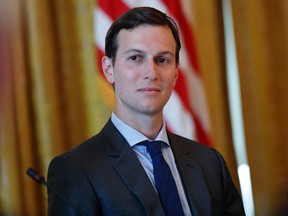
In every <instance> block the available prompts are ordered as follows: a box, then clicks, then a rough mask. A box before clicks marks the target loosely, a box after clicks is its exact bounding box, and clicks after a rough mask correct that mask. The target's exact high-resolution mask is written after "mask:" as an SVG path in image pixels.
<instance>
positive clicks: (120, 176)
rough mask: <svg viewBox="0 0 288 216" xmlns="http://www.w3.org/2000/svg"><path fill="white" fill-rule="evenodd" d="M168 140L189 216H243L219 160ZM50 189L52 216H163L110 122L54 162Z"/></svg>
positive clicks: (204, 150) (180, 139) (179, 140)
mask: <svg viewBox="0 0 288 216" xmlns="http://www.w3.org/2000/svg"><path fill="white" fill-rule="evenodd" d="M168 138H169V142H170V144H171V147H172V150H173V153H174V156H175V160H176V164H177V167H178V170H179V173H180V176H181V179H182V182H183V186H184V189H185V192H186V196H187V200H188V203H189V206H190V209H191V212H192V214H193V216H198V215H199V216H200V215H207V216H209V215H221V216H223V215H233V216H237V215H245V213H244V210H243V204H242V200H241V198H240V195H239V193H238V191H237V190H236V188H235V186H234V184H233V182H232V180H231V176H230V174H229V171H228V169H227V167H226V164H225V161H224V160H223V158H222V157H221V155H220V154H219V153H218V152H217V151H216V150H214V149H212V148H208V147H205V146H204V145H201V144H198V143H196V142H194V141H191V140H188V139H185V138H183V137H180V136H177V135H175V134H172V133H168ZM48 186H49V188H50V190H48V195H49V196H48V213H49V215H51V216H52V215H53V216H58V215H59V216H66V215H67V216H68V215H69V216H70V215H85V216H86V215H87V216H90V215H91V216H92V215H109V216H110V215H111V216H114V215H115V216H116V215H131V216H142V215H143V216H144V215H153V216H158V215H159V216H160V215H161V216H162V215H165V214H164V211H163V209H162V206H161V204H160V200H159V198H158V196H157V194H156V192H155V190H154V188H153V186H152V184H151V182H150V180H149V178H148V176H147V175H146V173H145V171H144V169H143V167H142V165H141V163H140V162H139V160H138V158H137V156H136V154H135V153H134V151H133V149H132V148H131V147H130V145H129V144H128V143H127V141H126V140H125V139H124V137H123V136H122V135H121V134H120V133H119V131H118V130H117V129H116V128H115V126H114V125H113V123H112V122H111V120H109V121H108V123H107V124H106V125H105V127H104V128H103V129H102V131H101V132H100V133H99V134H97V135H96V136H94V137H92V138H90V139H88V140H86V141H85V142H83V143H82V144H80V145H79V146H77V147H76V148H75V149H73V150H71V151H69V152H66V153H64V154H62V155H60V156H58V157H56V158H55V159H53V160H52V162H51V163H50V166H49V170H48Z"/></svg>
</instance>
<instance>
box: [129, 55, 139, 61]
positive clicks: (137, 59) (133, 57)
mask: <svg viewBox="0 0 288 216" xmlns="http://www.w3.org/2000/svg"><path fill="white" fill-rule="evenodd" d="M129 59H130V60H131V61H137V62H139V61H141V59H142V56H141V55H132V56H130V57H129Z"/></svg>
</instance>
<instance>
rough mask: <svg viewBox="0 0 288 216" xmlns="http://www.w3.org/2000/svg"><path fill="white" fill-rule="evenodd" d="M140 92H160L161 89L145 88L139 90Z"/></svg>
mask: <svg viewBox="0 0 288 216" xmlns="http://www.w3.org/2000/svg"><path fill="white" fill-rule="evenodd" d="M138 91H140V92H151V93H152V92H160V89H159V88H156V87H144V88H140V89H138Z"/></svg>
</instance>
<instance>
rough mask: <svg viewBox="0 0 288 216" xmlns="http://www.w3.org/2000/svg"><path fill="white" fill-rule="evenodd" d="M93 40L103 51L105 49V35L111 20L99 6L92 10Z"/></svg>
mask: <svg viewBox="0 0 288 216" xmlns="http://www.w3.org/2000/svg"><path fill="white" fill-rule="evenodd" d="M94 19H95V22H94V31H95V32H94V37H95V38H94V40H95V42H96V44H97V46H98V47H99V49H101V50H102V51H103V52H104V50H105V36H106V32H107V31H108V29H109V27H110V25H111V24H112V20H111V19H110V17H109V16H107V14H106V13H104V11H103V10H101V8H99V7H98V8H97V9H95V10H94Z"/></svg>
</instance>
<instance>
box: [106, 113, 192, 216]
mask: <svg viewBox="0 0 288 216" xmlns="http://www.w3.org/2000/svg"><path fill="white" fill-rule="evenodd" d="M111 120H112V122H113V124H114V125H115V127H116V128H117V129H118V130H119V132H120V133H121V134H122V135H123V136H124V138H125V139H126V141H127V142H128V143H129V145H130V146H131V147H132V148H133V150H134V151H135V153H136V156H137V157H138V159H139V161H140V163H141V164H142V166H143V168H144V170H145V172H146V173H147V175H148V177H149V179H150V181H151V182H152V184H153V186H154V189H155V190H156V188H155V181H154V175H153V164H152V159H151V157H150V154H149V152H148V151H147V149H146V146H143V145H137V144H138V143H139V142H142V141H145V140H149V139H148V138H147V137H146V136H144V135H143V134H142V133H140V132H139V131H137V130H136V129H134V128H132V127H131V126H129V125H127V124H126V123H124V122H123V121H122V120H121V119H119V118H118V117H117V116H116V115H115V113H114V112H113V113H112V116H111ZM156 140H158V141H163V142H164V143H165V144H162V154H163V157H164V159H165V160H166V162H167V164H168V165H169V167H170V169H171V172H172V175H173V177H174V179H175V182H176V186H177V189H178V193H179V196H180V200H181V204H182V207H183V211H184V214H185V215H186V216H191V215H192V214H191V211H190V208H189V205H188V202H187V199H186V196H185V192H184V189H183V185H182V182H181V178H180V175H179V172H178V170H177V167H176V163H175V159H174V155H173V152H172V149H171V148H170V144H169V140H168V136H167V132H166V129H165V123H163V126H162V128H161V130H160V132H159V134H158V135H157V137H156V139H155V141H156ZM156 192H157V190H156Z"/></svg>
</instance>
